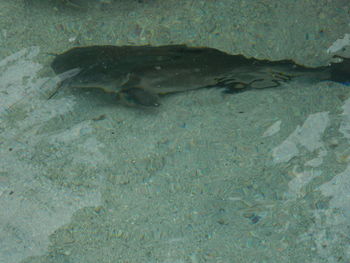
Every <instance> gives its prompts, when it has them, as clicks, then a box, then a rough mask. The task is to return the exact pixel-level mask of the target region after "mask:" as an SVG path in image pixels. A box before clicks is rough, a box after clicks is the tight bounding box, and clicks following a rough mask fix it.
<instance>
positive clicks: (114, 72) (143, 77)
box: [51, 45, 350, 106]
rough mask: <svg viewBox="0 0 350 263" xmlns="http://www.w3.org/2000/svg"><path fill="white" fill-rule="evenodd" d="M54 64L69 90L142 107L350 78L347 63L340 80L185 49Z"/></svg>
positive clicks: (115, 53) (127, 49)
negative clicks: (201, 92)
mask: <svg viewBox="0 0 350 263" xmlns="http://www.w3.org/2000/svg"><path fill="white" fill-rule="evenodd" d="M346 63H348V64H349V61H348V60H346ZM51 66H52V68H53V70H54V71H55V73H56V74H65V73H66V72H71V73H70V74H68V77H66V79H65V80H64V81H63V84H65V85H67V86H69V87H77V88H101V89H103V90H104V91H106V92H111V93H115V94H117V97H118V98H119V99H120V100H121V101H122V102H124V103H127V104H128V105H143V106H159V105H160V103H159V97H160V96H162V95H166V94H171V93H178V92H185V91H190V90H196V89H201V88H213V87H221V88H225V91H226V92H228V93H235V92H241V91H244V90H247V89H259V88H271V87H277V86H279V85H280V84H281V83H283V82H286V81H289V80H291V79H293V78H295V77H300V76H307V77H313V78H316V79H319V80H332V79H335V80H336V78H339V77H340V78H342V77H344V76H345V79H348V80H349V79H350V77H349V74H348V73H349V67H348V66H349V65H347V66H346V67H344V65H337V67H338V68H337V69H336V71H337V72H340V74H338V75H339V76H338V75H337V74H334V70H333V71H332V67H320V68H306V67H302V66H298V65H296V64H295V63H293V61H290V60H283V61H276V62H271V61H267V60H257V59H248V58H245V57H244V56H242V55H229V54H226V53H224V52H221V51H219V50H216V49H212V48H194V47H187V46H185V45H170V46H159V47H152V46H89V47H77V48H73V49H70V50H68V51H66V52H64V53H62V54H59V55H57V56H56V57H55V59H54V60H53V62H52V64H51ZM343 68H344V69H343ZM342 69H343V71H344V72H342V71H341V70H342ZM66 76H67V75H66Z"/></svg>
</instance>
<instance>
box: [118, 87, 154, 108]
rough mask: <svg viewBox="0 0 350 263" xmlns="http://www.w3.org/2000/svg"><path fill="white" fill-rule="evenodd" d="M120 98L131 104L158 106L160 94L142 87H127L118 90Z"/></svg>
mask: <svg viewBox="0 0 350 263" xmlns="http://www.w3.org/2000/svg"><path fill="white" fill-rule="evenodd" d="M118 99H120V100H121V101H122V102H123V103H125V104H127V105H129V106H136V105H139V106H147V107H150V106H152V107H158V106H159V105H160V103H159V101H158V95H157V94H154V93H152V92H149V91H147V90H145V89H144V88H141V87H133V88H125V89H122V90H121V91H119V92H118Z"/></svg>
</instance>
